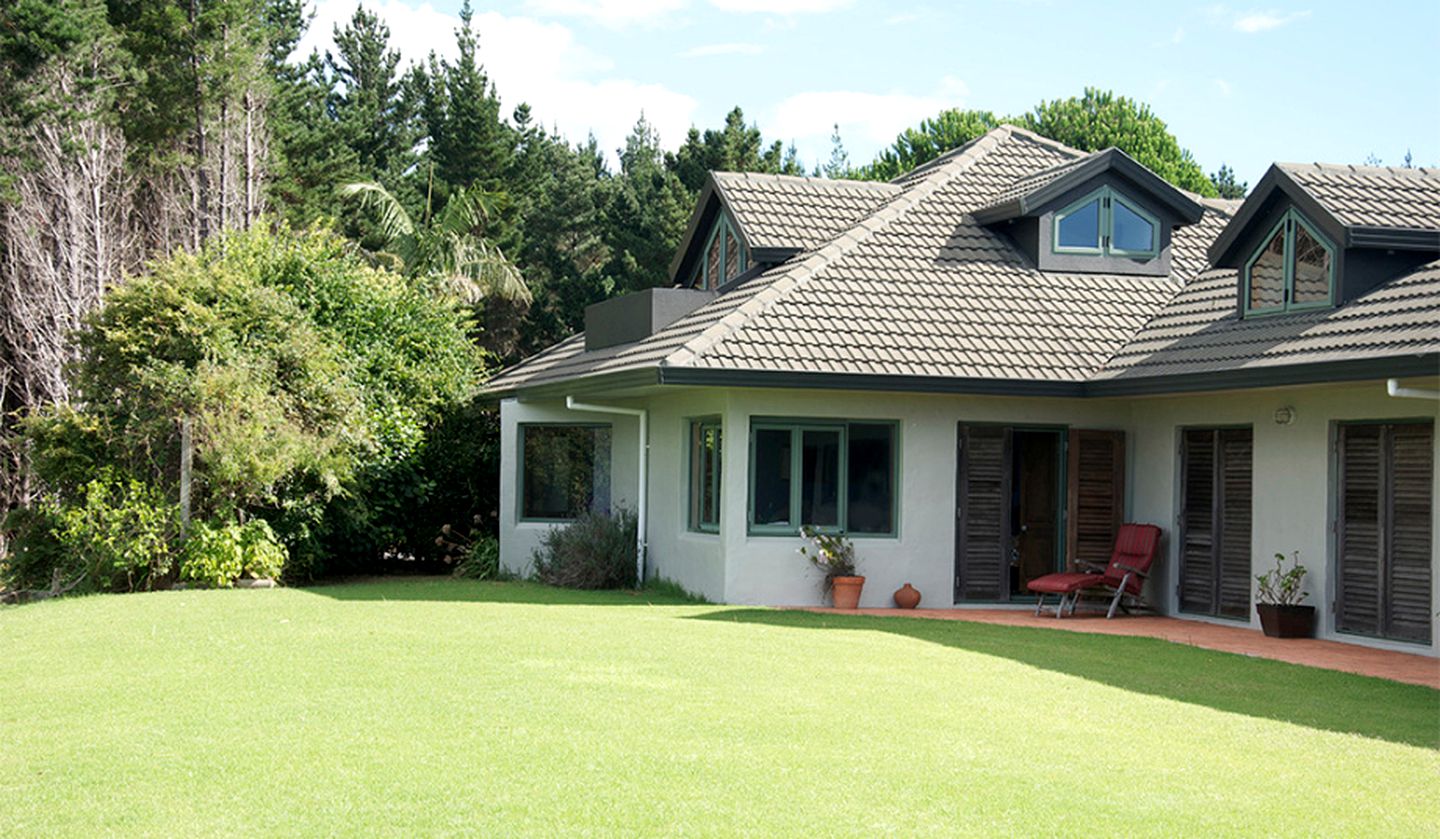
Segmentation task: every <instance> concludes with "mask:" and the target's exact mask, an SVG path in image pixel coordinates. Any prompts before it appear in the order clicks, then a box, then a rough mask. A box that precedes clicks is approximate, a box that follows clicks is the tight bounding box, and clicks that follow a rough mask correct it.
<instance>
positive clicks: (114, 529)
mask: <svg viewBox="0 0 1440 839" xmlns="http://www.w3.org/2000/svg"><path fill="white" fill-rule="evenodd" d="M49 515H50V516H51V521H52V522H53V529H52V530H51V533H52V534H53V537H54V539H55V540H56V543H57V544H58V545H59V546H60V548H61V550H62V551H64V552H65V553H68V554H70V555H72V556H74V557H76V558H78V560H79V562H80V566H79V567H80V569H81V571H82V572H83V573H84V574H85V575H86V577H87V579H88V580H90V581H92V582H90V583H89V584H88V586H89V587H93V588H96V589H99V590H103V591H114V590H121V591H135V590H137V589H142V588H147V589H148V588H151V587H152V586H153V585H154V584H155V583H157V582H159V581H160V580H161V579H162V578H164V577H165V575H167V574H168V573H169V572H170V567H171V564H172V562H173V559H174V555H173V550H172V541H173V540H174V538H175V535H176V533H177V532H178V524H179V511H178V509H177V508H176V507H175V505H174V504H173V503H171V502H170V501H168V500H167V499H166V498H165V496H164V495H163V494H162V493H160V492H159V491H158V490H156V489H155V488H154V487H151V486H149V485H147V484H145V483H142V482H140V481H138V480H135V479H134V478H120V477H118V476H116V475H115V474H114V473H111V472H102V473H101V474H100V476H99V477H97V478H95V479H94V480H91V481H89V482H87V483H86V484H85V485H84V486H82V487H81V488H80V492H79V497H78V498H76V499H75V500H74V502H73V503H69V504H63V505H55V506H53V507H51V508H50V510H49ZM62 573H63V572H62Z"/></svg>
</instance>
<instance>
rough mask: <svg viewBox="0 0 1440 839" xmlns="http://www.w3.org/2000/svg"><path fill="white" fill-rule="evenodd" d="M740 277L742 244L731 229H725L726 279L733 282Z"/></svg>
mask: <svg viewBox="0 0 1440 839" xmlns="http://www.w3.org/2000/svg"><path fill="white" fill-rule="evenodd" d="M738 276H740V243H739V242H738V241H736V239H735V236H734V235H733V234H732V233H731V232H730V229H729V228H726V229H725V279H727V280H733V279H735V278H736V277H738Z"/></svg>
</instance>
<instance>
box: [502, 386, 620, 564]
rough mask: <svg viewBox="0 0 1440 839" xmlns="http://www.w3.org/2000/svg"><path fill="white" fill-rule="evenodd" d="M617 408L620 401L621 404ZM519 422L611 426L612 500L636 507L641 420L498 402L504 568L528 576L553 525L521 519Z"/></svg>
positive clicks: (545, 405) (547, 405)
mask: <svg viewBox="0 0 1440 839" xmlns="http://www.w3.org/2000/svg"><path fill="white" fill-rule="evenodd" d="M617 404H618V403H617ZM521 423H586V424H596V425H609V426H610V428H611V435H610V446H611V450H610V470H611V471H610V502H611V504H612V505H623V506H625V507H629V508H631V509H634V508H635V504H636V500H637V498H638V489H639V448H638V446H639V420H638V419H637V418H635V417H627V416H617V415H614V414H594V413H586V412H581V411H570V410H566V408H565V402H564V400H560V401H558V402H521V401H518V400H515V399H506V400H504V401H503V402H501V403H500V451H501V452H502V456H501V462H500V526H499V531H500V565H501V567H503V568H505V569H506V570H507V571H513V572H515V573H517V574H522V575H523V574H528V573H530V566H531V561H530V556H531V554H532V553H533V552H534V550H535V548H536V547H537V546H538V545H539V544H540V538H541V536H543V535H544V534H545V531H547V530H549V529H550V528H552V527H555V525H554V524H551V523H547V522H527V521H521V520H520V499H519V488H520V486H519V485H520V458H519V448H518V447H519V440H520V435H519V426H520V424H521Z"/></svg>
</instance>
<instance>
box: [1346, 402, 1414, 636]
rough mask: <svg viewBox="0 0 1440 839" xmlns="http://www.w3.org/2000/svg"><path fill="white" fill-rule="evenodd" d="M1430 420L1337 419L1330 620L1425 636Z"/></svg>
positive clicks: (1362, 629)
mask: <svg viewBox="0 0 1440 839" xmlns="http://www.w3.org/2000/svg"><path fill="white" fill-rule="evenodd" d="M1434 433H1435V428H1434V424H1433V423H1429V422H1417V423H1389V424H1379V423H1370V424H1353V425H1342V426H1340V427H1339V430H1338V434H1337V439H1336V446H1337V452H1336V454H1337V460H1338V471H1339V474H1338V482H1337V483H1338V487H1337V495H1338V497H1337V499H1336V501H1337V503H1336V514H1337V515H1336V523H1335V524H1336V527H1335V530H1336V533H1335V536H1336V565H1337V573H1336V592H1335V594H1336V597H1335V611H1336V619H1335V623H1336V628H1337V629H1339V630H1340V631H1342V632H1355V633H1359V634H1363V635H1374V636H1378V637H1382V638H1392V639H1395V640H1400V641H1419V642H1422V643H1429V641H1430V638H1431V629H1430V617H1431V605H1430V602H1431V601H1430V580H1431V576H1432V574H1433V573H1434V568H1433V564H1434V556H1433V553H1432V550H1433V544H1434V542H1433V533H1432V532H1431V520H1432V516H1433V515H1434V497H1433V486H1434V484H1433V481H1434V468H1435V464H1434V451H1435V450H1434Z"/></svg>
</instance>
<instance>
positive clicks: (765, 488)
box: [753, 428, 791, 524]
mask: <svg viewBox="0 0 1440 839" xmlns="http://www.w3.org/2000/svg"><path fill="white" fill-rule="evenodd" d="M790 453H791V442H790V430H789V429H788V428H761V429H759V430H757V431H756V432H755V499H754V503H755V509H754V510H753V517H754V522H755V524H790V523H791V521H790Z"/></svg>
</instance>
